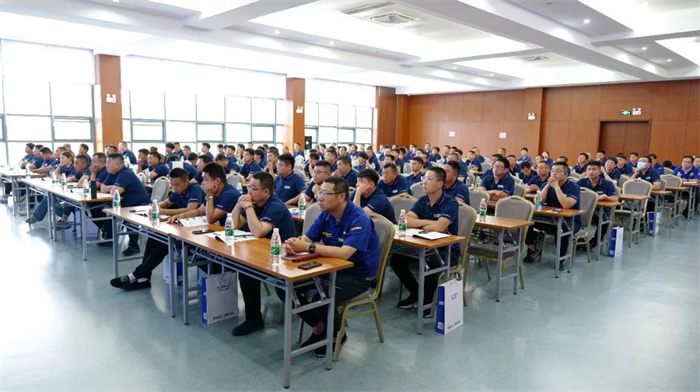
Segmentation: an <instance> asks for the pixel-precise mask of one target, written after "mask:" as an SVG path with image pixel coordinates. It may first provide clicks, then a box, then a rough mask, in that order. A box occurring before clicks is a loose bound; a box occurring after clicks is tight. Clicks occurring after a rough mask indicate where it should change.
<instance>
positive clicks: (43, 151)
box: [39, 147, 121, 156]
mask: <svg viewBox="0 0 700 392" xmlns="http://www.w3.org/2000/svg"><path fill="white" fill-rule="evenodd" d="M39 152H40V153H42V154H53V151H51V149H50V148H48V147H42V148H41V149H39ZM120 156H121V155H120Z"/></svg>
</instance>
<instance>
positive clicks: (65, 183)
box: [61, 173, 68, 191]
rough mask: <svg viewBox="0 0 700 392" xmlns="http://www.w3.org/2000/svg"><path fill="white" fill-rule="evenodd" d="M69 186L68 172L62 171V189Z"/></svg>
mask: <svg viewBox="0 0 700 392" xmlns="http://www.w3.org/2000/svg"><path fill="white" fill-rule="evenodd" d="M66 187H68V181H67V180H66V173H61V189H63V190H64V191H65V190H66Z"/></svg>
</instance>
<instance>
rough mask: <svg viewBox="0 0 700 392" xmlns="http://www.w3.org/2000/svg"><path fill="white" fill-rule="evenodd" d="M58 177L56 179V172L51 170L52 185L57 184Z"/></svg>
mask: <svg viewBox="0 0 700 392" xmlns="http://www.w3.org/2000/svg"><path fill="white" fill-rule="evenodd" d="M57 182H58V179H56V173H54V172H51V186H56V183H57Z"/></svg>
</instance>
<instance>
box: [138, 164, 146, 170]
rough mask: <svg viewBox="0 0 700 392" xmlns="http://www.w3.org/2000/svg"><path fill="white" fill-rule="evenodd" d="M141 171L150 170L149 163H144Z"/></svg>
mask: <svg viewBox="0 0 700 392" xmlns="http://www.w3.org/2000/svg"><path fill="white" fill-rule="evenodd" d="M139 169H141V170H146V169H148V162H144V163H142V164H141V167H140V168H139Z"/></svg>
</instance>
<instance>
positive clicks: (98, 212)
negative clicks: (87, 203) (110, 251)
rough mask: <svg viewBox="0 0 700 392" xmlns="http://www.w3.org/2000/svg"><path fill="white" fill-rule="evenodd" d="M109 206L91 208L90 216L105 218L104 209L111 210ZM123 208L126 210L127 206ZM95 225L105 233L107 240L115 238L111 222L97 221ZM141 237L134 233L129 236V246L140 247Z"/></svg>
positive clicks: (102, 205)
mask: <svg viewBox="0 0 700 392" xmlns="http://www.w3.org/2000/svg"><path fill="white" fill-rule="evenodd" d="M109 207H110V205H109V204H100V205H96V206H94V207H90V216H92V217H93V219H97V218H104V217H105V216H107V215H105V213H104V212H103V211H102V209H104V208H109ZM122 207H123V208H126V207H125V206H122ZM95 225H96V226H97V227H98V228H99V229H100V230H102V233H104V238H105V239H107V240H108V239H111V238H112V237H113V233H112V221H111V220H109V219H108V220H103V221H96V222H95ZM138 241H139V235H138V233H133V234H129V246H138V244H139V242H138Z"/></svg>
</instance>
